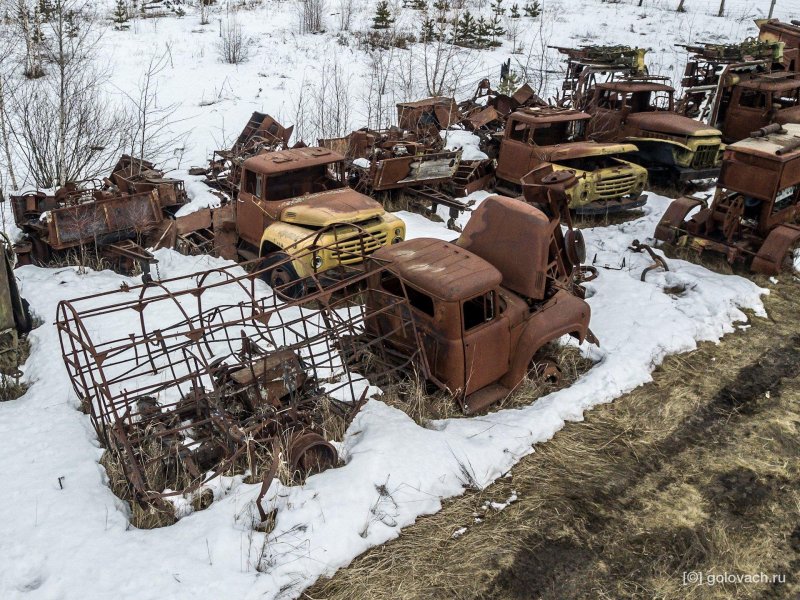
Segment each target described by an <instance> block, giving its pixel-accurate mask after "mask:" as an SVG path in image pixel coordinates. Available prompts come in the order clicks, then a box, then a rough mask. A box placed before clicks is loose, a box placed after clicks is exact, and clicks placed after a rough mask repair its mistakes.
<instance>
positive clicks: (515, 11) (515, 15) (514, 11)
mask: <svg viewBox="0 0 800 600" xmlns="http://www.w3.org/2000/svg"><path fill="white" fill-rule="evenodd" d="M508 16H509V17H511V18H512V19H519V18H520V17H521V16H522V15H520V14H519V4H512V5H511V10H510V11H509V13H508Z"/></svg>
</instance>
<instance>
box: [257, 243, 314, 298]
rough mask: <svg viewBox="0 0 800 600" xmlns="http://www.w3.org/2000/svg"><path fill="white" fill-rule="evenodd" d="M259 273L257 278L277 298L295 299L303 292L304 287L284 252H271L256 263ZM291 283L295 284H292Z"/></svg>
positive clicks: (289, 258)
mask: <svg viewBox="0 0 800 600" xmlns="http://www.w3.org/2000/svg"><path fill="white" fill-rule="evenodd" d="M258 270H259V271H261V273H260V274H259V276H258V278H259V279H261V281H263V282H264V283H266V284H267V285H268V286H269V287H271V288H272V289H273V290H274V291H275V293H276V294H278V296H281V297H285V298H290V299H296V298H300V297H301V296H302V295H303V292H304V291H305V286H304V285H303V282H302V281H301V280H300V276H299V275H298V274H297V270H296V269H295V268H294V265H293V264H292V262H291V257H290V256H289V255H288V254H286V253H285V252H272V253H270V254H268V255H266V256H265V257H264V258H263V259H261V262H260V263H258ZM292 282H296V283H294V284H292Z"/></svg>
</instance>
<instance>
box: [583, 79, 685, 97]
mask: <svg viewBox="0 0 800 600" xmlns="http://www.w3.org/2000/svg"><path fill="white" fill-rule="evenodd" d="M597 89H600V90H616V91H618V92H623V93H626V94H627V93H635V92H674V91H675V88H673V87H672V86H671V85H667V84H665V83H658V82H657V81H609V82H606V83H598V84H597Z"/></svg>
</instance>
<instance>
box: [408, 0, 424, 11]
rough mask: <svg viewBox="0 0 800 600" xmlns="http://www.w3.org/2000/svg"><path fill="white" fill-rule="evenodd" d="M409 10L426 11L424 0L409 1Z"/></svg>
mask: <svg viewBox="0 0 800 600" xmlns="http://www.w3.org/2000/svg"><path fill="white" fill-rule="evenodd" d="M411 8H412V9H414V10H428V3H427V1H426V0H411Z"/></svg>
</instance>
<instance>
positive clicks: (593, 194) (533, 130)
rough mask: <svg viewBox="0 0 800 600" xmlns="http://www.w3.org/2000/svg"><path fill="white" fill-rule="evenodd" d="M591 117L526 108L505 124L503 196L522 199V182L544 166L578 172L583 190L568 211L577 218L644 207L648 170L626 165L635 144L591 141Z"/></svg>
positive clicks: (500, 171)
mask: <svg viewBox="0 0 800 600" xmlns="http://www.w3.org/2000/svg"><path fill="white" fill-rule="evenodd" d="M590 119H591V116H590V115H588V114H586V113H584V112H580V111H577V110H572V109H563V108H555V107H546V108H545V107H543V108H526V109H523V110H519V111H517V112H515V113H513V114H512V115H511V116H510V117H509V118H508V121H507V122H506V129H505V132H504V134H503V137H502V139H501V141H500V152H499V156H498V159H497V170H496V177H497V186H496V189H497V191H498V192H500V193H504V194H507V195H509V196H517V195H519V193H520V191H521V189H522V178H523V177H524V176H525V174H526V173H528V172H530V171H531V170H533V169H536V168H538V167H540V166H542V165H543V164H547V163H551V164H552V165H553V168H554V169H555V170H570V171H573V172H574V173H575V175H576V177H577V178H578V185H576V186H573V187H572V188H571V189H570V190H569V191H568V196H569V207H570V208H571V209H572V210H574V211H575V212H576V213H578V214H606V213H611V212H616V211H619V210H624V209H630V208H635V207H638V206H642V205H644V203H645V202H646V201H647V196H644V195H643V194H642V190H643V189H644V187H645V185H646V184H647V171H646V170H645V169H643V168H642V167H640V166H639V165H636V164H633V163H631V162H629V161H626V160H623V159H622V156H623V155H627V154H630V153H633V152H636V146H634V145H633V144H620V143H604V144H601V143H598V142H594V141H589V140H587V139H586V127H587V123H588V122H589V120H590Z"/></svg>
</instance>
